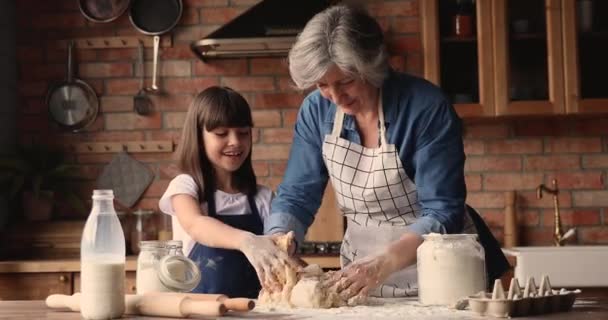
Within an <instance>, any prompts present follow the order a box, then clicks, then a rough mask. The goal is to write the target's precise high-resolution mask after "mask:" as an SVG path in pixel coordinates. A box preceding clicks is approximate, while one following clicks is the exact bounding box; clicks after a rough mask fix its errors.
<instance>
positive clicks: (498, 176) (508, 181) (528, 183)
mask: <svg viewBox="0 0 608 320" xmlns="http://www.w3.org/2000/svg"><path fill="white" fill-rule="evenodd" d="M540 181H543V174H542V173H535V174H531V173H495V174H490V173H486V174H484V175H483V186H484V190H488V191H497V190H505V191H506V190H518V191H519V190H531V189H535V188H536V187H537V186H538V185H539V182H540Z"/></svg>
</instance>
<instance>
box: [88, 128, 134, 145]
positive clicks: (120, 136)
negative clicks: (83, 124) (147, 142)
mask: <svg viewBox="0 0 608 320" xmlns="http://www.w3.org/2000/svg"><path fill="white" fill-rule="evenodd" d="M125 129H126V128H125ZM85 138H86V139H87V140H88V141H105V142H122V141H138V140H143V139H144V133H143V132H142V131H100V132H89V133H86V134H85Z"/></svg>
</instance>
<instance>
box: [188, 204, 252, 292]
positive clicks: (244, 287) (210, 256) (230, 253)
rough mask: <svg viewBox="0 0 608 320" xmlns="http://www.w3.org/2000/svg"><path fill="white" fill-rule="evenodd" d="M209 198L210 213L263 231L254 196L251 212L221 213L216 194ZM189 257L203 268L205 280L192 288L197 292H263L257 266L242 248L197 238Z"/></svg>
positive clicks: (244, 227)
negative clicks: (210, 243) (219, 245)
mask: <svg viewBox="0 0 608 320" xmlns="http://www.w3.org/2000/svg"><path fill="white" fill-rule="evenodd" d="M207 198H208V199H207V204H208V205H207V206H208V210H207V211H208V212H209V216H210V217H214V218H216V219H218V220H220V221H222V222H223V223H225V224H227V225H229V226H231V227H234V228H237V229H240V230H245V231H249V232H252V233H254V234H256V235H261V234H263V224H262V219H261V218H260V215H259V213H258V208H257V206H256V204H255V200H254V198H253V196H248V197H247V200H248V203H249V207H250V208H251V212H250V213H249V214H245V215H225V216H224V215H217V213H216V210H215V199H214V198H213V195H211V196H210V197H207ZM188 258H190V259H192V261H194V263H195V264H196V265H198V267H199V269H200V270H201V282H200V283H199V284H198V286H197V287H196V288H194V289H193V290H192V291H191V292H193V293H214V294H215V293H218V294H219V293H221V294H225V295H227V296H229V297H231V298H234V297H247V298H257V296H258V294H259V293H260V281H259V280H258V276H257V273H256V272H255V269H254V268H253V266H252V265H251V263H249V260H247V258H246V257H245V255H244V254H243V253H242V252H240V251H238V250H229V249H222V248H212V247H207V246H204V245H202V244H200V243H198V242H197V243H196V244H195V245H194V247H193V248H192V250H191V251H190V254H189V255H188Z"/></svg>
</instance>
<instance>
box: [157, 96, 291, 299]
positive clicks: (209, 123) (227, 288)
mask: <svg viewBox="0 0 608 320" xmlns="http://www.w3.org/2000/svg"><path fill="white" fill-rule="evenodd" d="M252 127H253V121H252V117H251V110H250V108H249V105H248V104H247V101H245V99H244V98H243V97H242V96H241V95H240V94H238V93H237V92H236V91H234V90H232V89H230V88H226V87H210V88H208V89H206V90H204V91H202V92H201V93H199V94H198V95H197V96H196V97H195V98H194V101H193V102H192V104H191V105H190V108H189V109H188V113H187V115H186V119H185V123H184V127H183V132H182V138H181V141H180V143H179V147H178V149H177V152H176V154H177V156H178V166H179V169H180V171H181V174H180V175H178V176H177V177H175V178H174V179H173V180H172V181H171V183H170V184H169V186H168V188H167V190H166V191H165V193H164V195H163V196H162V198H161V199H160V202H159V207H160V210H161V211H163V212H164V213H167V214H170V215H172V216H173V218H172V222H173V238H174V239H175V240H182V241H183V243H184V253H185V254H187V255H188V256H189V258H190V259H192V260H193V261H194V262H195V263H196V264H197V265H198V266H199V268H200V269H201V274H202V279H201V282H200V283H199V285H198V286H197V287H196V288H195V289H194V290H193V291H192V292H197V293H221V294H226V295H228V296H230V297H251V298H254V297H257V294H258V292H259V291H260V281H259V279H262V281H264V282H266V283H265V284H266V285H269V286H276V283H277V280H276V279H274V278H270V276H272V275H273V274H274V272H273V271H274V270H280V269H277V268H279V267H280V266H281V265H282V263H285V261H287V260H288V257H287V256H286V254H285V253H283V252H282V251H281V250H279V249H278V248H277V246H276V245H275V244H274V242H273V241H272V239H273V238H272V237H271V236H261V235H262V234H263V219H264V218H265V217H267V216H268V215H269V212H270V201H271V198H272V191H271V190H270V189H269V188H267V187H263V186H258V185H257V184H256V177H255V174H254V172H253V167H252V164H251V144H252V139H251V128H252ZM252 265H253V266H252ZM256 272H257V275H256ZM267 278H268V279H267Z"/></svg>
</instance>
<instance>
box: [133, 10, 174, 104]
mask: <svg viewBox="0 0 608 320" xmlns="http://www.w3.org/2000/svg"><path fill="white" fill-rule="evenodd" d="M182 11H183V5H182V1H181V0H132V1H131V9H130V11H129V19H130V20H131V23H132V24H133V26H134V27H135V28H136V29H137V30H138V31H139V32H141V33H143V34H146V35H151V36H154V60H153V65H152V86H151V87H149V88H146V89H147V90H148V91H151V92H156V91H158V90H159V88H158V86H157V84H156V73H157V72H156V69H157V64H158V47H159V43H160V35H162V34H164V33H167V32H169V31H170V30H171V29H173V27H175V26H176V25H177V23H178V22H179V19H180V18H181V17H182Z"/></svg>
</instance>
